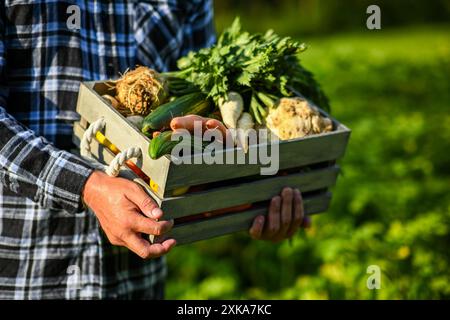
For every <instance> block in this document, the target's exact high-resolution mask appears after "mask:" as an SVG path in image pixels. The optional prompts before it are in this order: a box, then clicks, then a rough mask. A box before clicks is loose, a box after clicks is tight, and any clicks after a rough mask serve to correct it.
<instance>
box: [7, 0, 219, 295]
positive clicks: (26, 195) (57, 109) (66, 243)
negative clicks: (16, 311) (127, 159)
mask: <svg viewBox="0 0 450 320" xmlns="http://www.w3.org/2000/svg"><path fill="white" fill-rule="evenodd" d="M211 1H212V0H191V1H185V0H147V1H132V0H119V1H109V0H84V1H81V0H80V1H76V0H72V1H69V0H66V1H61V0H58V1H56V0H28V1H24V0H6V1H2V3H1V4H0V181H1V183H0V299H40V298H50V299H55V298H56V299H61V298H62V299H64V298H87V299H91V298H133V297H141V298H156V297H160V296H161V287H162V283H163V280H164V276H165V273H166V269H165V264H164V260H163V259H155V260H150V261H142V260H141V259H140V258H138V257H137V256H135V255H134V254H133V253H131V252H130V251H128V250H127V249H124V248H118V247H113V246H111V245H109V243H108V242H107V240H106V238H105V237H104V236H103V235H102V232H101V231H100V229H99V225H98V223H97V220H96V218H95V216H94V215H93V214H92V213H89V212H86V211H82V206H81V199H80V193H81V191H82V188H83V186H84V184H85V182H86V180H87V178H88V176H89V174H90V173H91V171H92V169H91V168H90V167H89V166H88V165H87V164H85V163H84V162H83V161H82V160H80V159H79V158H78V157H77V156H75V155H72V154H71V153H69V152H68V151H65V150H69V149H70V148H71V147H72V145H71V135H72V123H73V121H76V120H77V119H78V116H77V114H76V112H75V106H76V101H77V94H78V88H79V84H80V81H87V80H100V79H108V78H114V77H117V75H118V74H119V73H120V72H123V71H124V70H126V69H127V68H128V67H132V66H134V65H136V64H143V65H147V66H151V67H153V68H155V69H157V70H160V71H166V70H169V69H171V68H173V67H174V66H175V63H176V60H177V59H178V58H179V57H180V56H181V55H184V54H186V53H187V52H188V51H189V50H197V49H199V48H201V47H205V46H208V45H211V44H212V43H213V41H214V30H213V23H212V3H211ZM71 5H77V6H78V7H77V8H79V9H80V10H79V12H80V17H79V18H80V20H79V21H80V22H81V25H80V27H81V28H80V29H79V30H72V29H69V28H68V24H67V20H68V18H69V17H70V16H71V15H73V14H75V15H76V14H77V10H76V9H77V8H75V11H71V10H70V8H68V7H69V6H71ZM72 8H73V7H72ZM68 9H69V10H68ZM68 12H69V13H68ZM75 21H76V20H75Z"/></svg>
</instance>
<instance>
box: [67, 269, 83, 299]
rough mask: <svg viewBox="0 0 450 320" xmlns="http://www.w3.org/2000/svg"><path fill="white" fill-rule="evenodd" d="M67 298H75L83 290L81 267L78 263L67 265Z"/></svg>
mask: <svg viewBox="0 0 450 320" xmlns="http://www.w3.org/2000/svg"><path fill="white" fill-rule="evenodd" d="M66 273H67V274H68V276H67V297H66V298H67V299H73V298H76V297H78V296H79V294H78V292H79V290H81V269H80V267H79V266H77V265H76V264H72V265H70V266H68V267H67V270H66Z"/></svg>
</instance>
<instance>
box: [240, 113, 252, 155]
mask: <svg viewBox="0 0 450 320" xmlns="http://www.w3.org/2000/svg"><path fill="white" fill-rule="evenodd" d="M254 125H255V123H254V122H253V117H252V116H251V114H250V113H247V112H244V113H242V116H241V117H240V118H239V120H238V122H237V134H236V144H237V146H238V147H241V148H242V149H244V152H245V153H247V151H248V132H249V130H250V129H252V128H253V127H254Z"/></svg>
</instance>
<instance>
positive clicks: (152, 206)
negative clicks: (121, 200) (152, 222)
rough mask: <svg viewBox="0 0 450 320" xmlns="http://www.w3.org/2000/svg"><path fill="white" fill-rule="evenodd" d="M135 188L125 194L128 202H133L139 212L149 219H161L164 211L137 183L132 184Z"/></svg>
mask: <svg viewBox="0 0 450 320" xmlns="http://www.w3.org/2000/svg"><path fill="white" fill-rule="evenodd" d="M131 183H132V184H133V185H134V186H132V187H131V186H130V189H129V190H128V192H127V193H126V194H125V195H126V197H127V198H128V200H130V201H131V202H133V203H134V204H135V205H136V206H137V207H138V208H139V210H140V211H141V212H142V213H143V214H144V215H146V216H147V217H149V218H152V219H160V218H161V217H162V215H163V212H162V210H161V209H160V208H159V207H158V205H157V204H156V202H155V201H154V200H153V199H152V198H151V197H150V196H149V195H148V194H147V193H146V192H145V191H144V190H143V189H142V188H141V187H140V186H139V185H137V184H136V183H134V182H131Z"/></svg>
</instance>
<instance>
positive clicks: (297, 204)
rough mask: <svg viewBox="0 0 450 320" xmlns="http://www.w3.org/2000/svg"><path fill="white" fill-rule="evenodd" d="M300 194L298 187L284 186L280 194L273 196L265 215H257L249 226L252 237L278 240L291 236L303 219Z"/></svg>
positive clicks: (303, 222) (304, 222)
mask: <svg viewBox="0 0 450 320" xmlns="http://www.w3.org/2000/svg"><path fill="white" fill-rule="evenodd" d="M304 218H305V215H304V209H303V200H302V195H301V193H300V191H299V190H298V189H291V188H284V189H283V191H282V192H281V196H276V197H273V198H272V200H271V202H270V207H269V213H268V214H267V216H262V215H261V216H257V217H256V218H255V220H254V221H253V225H252V227H251V228H250V235H251V237H252V238H254V239H262V240H269V241H272V242H278V241H281V240H284V239H288V238H291V237H292V236H293V235H294V234H295V233H296V232H297V231H298V229H299V228H300V227H301V226H302V224H303V225H306V224H309V222H308V221H307V220H306V219H305V221H304Z"/></svg>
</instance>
